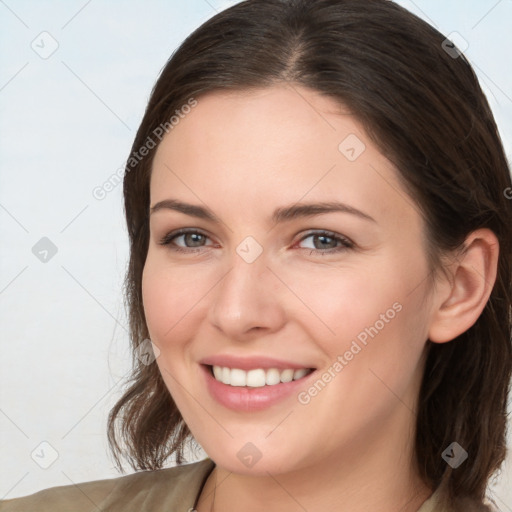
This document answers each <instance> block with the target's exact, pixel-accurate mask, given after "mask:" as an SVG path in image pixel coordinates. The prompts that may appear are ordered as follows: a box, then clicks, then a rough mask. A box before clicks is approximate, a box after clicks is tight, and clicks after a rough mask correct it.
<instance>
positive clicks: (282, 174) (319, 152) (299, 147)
mask: <svg viewBox="0 0 512 512" xmlns="http://www.w3.org/2000/svg"><path fill="white" fill-rule="evenodd" d="M197 101H198V103H197V106H195V107H194V108H193V109H192V110H191V112H190V113H189V114H187V115H185V116H183V118H182V119H180V122H179V123H178V124H177V125H176V126H174V128H173V129H172V130H171V131H170V132H169V133H168V134H167V135H166V136H165V137H164V138H163V140H162V142H161V143H160V145H159V147H158V149H157V153H156V155H155V159H154V161H153V170H152V178H151V203H152V204H154V203H155V202H157V201H160V200H162V199H166V198H167V196H168V194H169V193H173V195H180V198H182V199H187V200H195V202H197V200H198V198H201V199H204V200H205V201H206V202H209V203H213V204H211V207H212V208H215V207H218V208H221V209H222V208H227V207H228V205H227V204H226V201H228V200H229V202H230V203H232V204H233V205H236V206H238V207H244V206H245V208H246V209H247V208H253V209H255V210H256V211H259V210H263V208H264V206H265V201H271V202H273V203H275V204H276V205H277V204H279V205H280V204H285V203H286V204H287V203H293V202H297V201H300V200H301V199H304V200H311V201H313V200H317V199H318V200H333V201H334V200H338V201H346V202H347V203H350V204H352V205H353V206H354V207H356V208H360V209H363V210H365V209H366V210H367V211H369V213H370V215H372V216H374V217H375V216H377V217H382V215H385V214H387V213H389V212H390V211H395V213H398V214H400V215H403V214H404V213H407V214H411V212H410V211H409V210H410V209H411V202H410V199H409V198H408V197H407V195H406V192H405V191H404V190H403V188H402V186H401V184H400V183H399V181H398V175H397V171H396V169H395V168H394V166H393V165H392V164H391V162H389V161H388V160H387V159H386V158H385V157H384V156H383V155H381V154H380V152H379V151H378V149H377V148H376V146H375V145H374V144H373V143H372V141H371V140H370V139H369V138H368V136H367V135H366V133H365V132H364V129H363V128H362V126H361V124H360V123H359V122H358V120H357V119H356V118H355V117H354V116H353V115H351V114H350V113H349V112H348V111H347V110H346V109H345V108H344V106H343V105H341V104H340V103H338V102H336V101H335V100H334V99H332V98H328V97H325V96H322V95H320V94H319V93H317V92H315V91H311V90H309V89H305V88H302V87H299V86H296V85H293V86H290V85H278V86H272V87H268V88H264V89H257V90H250V91H235V92H226V91H220V92H214V93H209V94H207V95H205V96H203V97H200V98H199V99H198V100H197ZM255 198H256V199H258V198H259V199H258V200H255ZM262 199H264V200H263V201H262Z"/></svg>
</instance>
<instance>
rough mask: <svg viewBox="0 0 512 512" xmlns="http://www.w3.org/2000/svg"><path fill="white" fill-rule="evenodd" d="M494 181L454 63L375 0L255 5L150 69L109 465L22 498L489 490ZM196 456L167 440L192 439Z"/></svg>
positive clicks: (452, 50)
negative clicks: (125, 369) (126, 381)
mask: <svg viewBox="0 0 512 512" xmlns="http://www.w3.org/2000/svg"><path fill="white" fill-rule="evenodd" d="M509 191H512V188H511V180H510V174H509V169H508V166H507V162H506V158H505V156H504V152H503V148H502V145H501V141H500V138H499V135H498V132H497V128H496V125H495V122H494V119H493V116H492V113H491V111H490V109H489V106H488V104H487V101H486V99H485V97H484V95H483V93H482V91H481V89H480V87H479V85H478V81H477V79H476V77H475V75H474V73H473V71H472V69H471V67H470V66H469V64H468V62H467V61H466V59H465V58H464V56H463V55H462V54H461V53H460V51H459V50H457V48H456V47H455V46H454V45H453V44H452V43H451V42H450V41H447V40H446V38H445V37H444V36H442V35H441V34H440V33H439V32H437V31H436V30H434V29H433V28H432V27H430V26H429V25H428V24H426V23H425V22H423V21H421V20H420V19H418V18H417V17H415V16H414V15H412V14H411V13H409V12H407V11H406V10H404V9H402V8H400V7H399V6H397V5H395V4H393V3H392V2H389V1H386V0H368V1H365V2H361V1H360V0H318V1H315V2H311V1H308V0H280V1H275V0H249V1H247V2H242V3H240V4H237V5H235V6H234V7H232V8H230V9H228V10H226V11H223V12H221V13H220V14H218V15H217V16H215V17H213V18H212V19H210V20H209V21H207V22H206V23H205V24H204V25H203V26H201V27H200V28H199V29H198V30H196V31H195V32H194V33H193V34H192V35H191V36H189V37H188V38H187V39H186V40H185V42H184V43H183V44H182V45H181V47H180V48H179V49H178V51H176V52H175V54H173V56H172V58H171V59H170V60H169V62H168V63H167V65H166V67H165V68H164V70H163V72H162V74H161V76H160V78H159V79H158V81H157V83H156V85H155V88H154V90H153V92H152V95H151V98H150V100H149V104H148V107H147V110H146V113H145V115H144V118H143V120H142V123H141V125H140V127H139V130H138V133H137V136H136V138H135V141H134V144H133V147H132V153H131V154H130V156H129V159H128V162H127V166H126V174H125V179H124V196H125V213H126V220H127V226H128V231H129V237H130V264H129V269H128V274H127V281H126V282H127V298H128V302H129V306H130V325H131V341H132V345H133V350H134V375H133V382H132V383H131V385H130V387H129V389H128V390H127V391H126V393H125V394H124V396H123V397H122V398H121V399H120V400H119V402H118V403H117V404H116V406H115V407H114V408H113V410H112V411H111V414H110V418H109V439H110V442H111V446H112V448H113V453H114V456H115V458H116V461H117V463H118V465H119V467H121V458H126V459H127V460H128V461H129V463H130V464H131V466H132V467H133V468H134V469H141V470H150V471H143V472H139V473H135V474H133V475H128V476H124V477H120V478H117V479H112V480H103V481H97V482H88V483H85V484H81V485H80V488H79V489H78V490H77V489H76V488H75V487H73V486H66V487H59V488H53V489H48V490H46V491H41V492H40V493H37V494H34V495H32V496H29V497H25V498H19V499H15V500H7V501H4V502H3V503H1V504H0V510H1V511H5V512H8V511H15V510H35V509H37V510H52V511H55V510H69V509H72V510H74V511H78V510H80V511H82V510H84V511H85V510H98V509H99V510H112V511H113V510H123V511H128V510H134V511H135V510H137V511H144V510H148V511H149V510H151V511H160V510H162V511H163V510H184V511H185V510H197V511H199V512H207V511H213V510H215V511H217V512H219V511H220V510H222V511H223V512H230V511H233V510H235V509H237V510H239V509H242V510H247V511H251V510H267V511H274V510H279V511H292V510H308V511H309V512H314V511H317V510H337V511H349V510H350V511H358V510H361V511H362V510H374V509H378V510H380V511H389V512H391V511H397V510H400V511H404V512H409V511H410V512H413V511H414V512H416V511H420V512H433V511H435V512H437V511H468V510H491V508H490V507H489V505H488V504H487V503H488V502H487V500H486V498H485V491H486V486H487V482H488V480H489V478H490V476H491V475H493V474H494V473H495V472H496V471H497V470H498V468H499V467H500V466H501V463H502V462H503V460H504V456H505V428H506V416H505V412H506V404H507V392H508V384H509V381H510V375H511V343H510V341H511V339H510V333H511V316H510V312H511V288H512V273H511V272H512V269H511V265H512V227H511V226H512V224H511V222H510V219H511V218H512V215H511V214H512V202H511V201H510V199H509V197H510V193H509ZM189 438H190V439H192V440H194V441H195V442H197V443H198V444H199V445H201V446H202V447H203V448H204V450H205V451H206V453H207V454H208V458H206V459H204V460H202V461H200V462H197V463H193V464H185V465H181V466H180V465H178V466H177V467H174V468H171V469H161V468H162V467H163V465H164V463H165V462H166V460H167V459H168V458H169V457H170V456H171V455H173V454H174V455H175V456H176V459H177V462H178V464H181V463H182V462H184V461H183V448H184V446H185V443H186V441H187V439H189Z"/></svg>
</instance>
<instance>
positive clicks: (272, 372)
mask: <svg viewBox="0 0 512 512" xmlns="http://www.w3.org/2000/svg"><path fill="white" fill-rule="evenodd" d="M207 366H208V369H209V371H210V374H211V375H212V376H213V378H214V379H215V380H216V381H218V382H222V383H223V384H226V385H228V386H233V387H251V388H261V387H264V386H275V385H277V384H281V383H286V382H291V381H294V380H299V379H302V378H304V377H306V376H308V375H309V374H311V373H312V372H313V371H315V368H300V369H292V368H289V369H284V370H283V369H278V368H266V369H265V368H255V369H253V370H249V371H245V370H241V369H240V368H228V367H226V366H216V365H214V366H212V365H207Z"/></svg>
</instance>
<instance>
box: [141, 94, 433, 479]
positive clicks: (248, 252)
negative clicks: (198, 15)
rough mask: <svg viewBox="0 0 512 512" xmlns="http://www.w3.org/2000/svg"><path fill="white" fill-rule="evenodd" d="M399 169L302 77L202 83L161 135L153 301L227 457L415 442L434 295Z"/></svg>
mask: <svg viewBox="0 0 512 512" xmlns="http://www.w3.org/2000/svg"><path fill="white" fill-rule="evenodd" d="M397 176H398V175H397V172H396V170H395V169H394V167H393V166H392V164H391V163H390V162H389V161H388V160H386V158H384V157H383V156H382V155H381V154H380V153H379V152H378V150H377V149H376V147H375V146H374V145H373V144H372V142H371V141H370V139H369V138H368V136H367V135H366V134H365V132H364V131H363V130H362V128H361V125H360V124H359V123H358V122H357V121H356V119H355V118H354V117H353V116H351V115H349V114H348V113H346V112H344V111H343V110H342V109H341V107H339V106H338V104H337V103H336V102H334V100H332V99H329V98H326V97H322V96H320V95H319V94H318V93H316V92H313V91H310V90H308V89H304V88H301V87H298V86H294V87H293V88H292V87H289V86H288V87H287V86H284V85H279V86H274V87H271V88H265V89H260V90H258V91H252V92H244V93H240V92H238V93H234V92H223V93H212V94H209V95H207V96H205V97H201V98H200V99H199V100H198V104H197V106H195V107H194V108H193V109H191V112H190V113H189V114H188V115H186V116H184V117H183V118H181V119H180V122H179V124H177V125H175V126H174V128H173V129H172V130H171V131H170V132H169V133H168V134H167V135H166V136H165V137H164V139H163V140H162V142H161V144H160V146H159V147H158V149H157V152H156V155H155V159H154V165H153V170H152V177H151V201H150V204H151V207H154V206H155V205H157V204H158V203H160V202H161V201H168V202H169V203H167V205H165V203H163V204H161V205H160V207H158V208H155V209H154V211H152V213H151V216H150V230H151V236H150V242H149V250H148V254H147V260H146V263H145V267H144V273H143V283H142V286H143V301H144V310H145V314H146V319H147V324H148V328H149V333H150V336H151V340H152V342H153V343H154V344H155V345H156V346H157V347H158V349H159V351H160V353H159V356H158V358H157V359H156V363H157V364H158V367H159V369H160V371H161V373H162V376H163V379H164V381H165V383H166V385H167V387H168V389H169V391H170V393H171V395H172V397H173V399H174V401H175V402H176V404H177V406H178V408H179V410H180V412H181V414H182V415H183V418H184V420H185V421H186V423H187V424H188V426H189V428H190V430H191V432H192V434H193V435H194V437H195V439H196V440H197V441H198V442H199V443H200V444H201V445H202V447H203V448H204V449H205V451H206V452H207V453H208V455H209V456H210V457H211V458H212V459H213V460H214V461H215V462H216V463H217V464H218V465H219V466H221V467H224V468H226V469H228V470H230V471H233V472H238V473H252V474H264V473H265V472H266V471H269V472H271V473H273V474H275V473H279V472H286V471H291V470H292V469H297V468H305V467H308V466H312V465H314V464H323V465H324V467H325V465H326V464H331V463H332V464H334V463H337V464H338V465H339V464H340V461H343V460H347V461H348V460H353V458H358V459H360V458H361V457H363V456H364V457H365V458H368V457H378V456H383V455H382V454H383V453H384V452H386V451H388V453H389V452H390V451H396V449H401V448H402V447H403V446H404V444H407V443H411V444H410V445H408V446H409V447H410V446H412V443H413V436H412V430H411V428H412V427H413V426H414V423H415V414H414V412H413V411H414V410H415V404H416V399H417V395H418V391H419V385H420V382H421V376H422V370H423V364H422V363H423V359H422V357H421V356H422V353H423V349H424V347H425V342H426V339H427V337H428V327H429V321H430V318H429V317H430V309H429V308H430V306H429V305H430V300H429V297H430V295H429V285H428V282H429V281H428V279H427V277H428V265H427V260H426V253H425V242H424V239H423V221H422V219H421V217H420V215H419V213H418V211H417V209H416V207H415V205H414V202H413V200H412V199H411V198H410V197H408V196H407V194H406V192H405V191H404V189H403V187H402V186H401V185H400V183H399V181H398V178H397ZM171 202H172V203H171ZM180 205H181V206H180ZM183 205H190V206H186V207H184V206H183ZM312 205H318V206H312ZM181 229H186V230H187V231H189V232H190V233H188V234H178V235H176V233H177V232H178V231H179V230H181ZM175 235H176V236H175ZM165 238H166V239H167V242H169V243H168V244H166V245H163V244H161V243H160V242H161V241H162V239H165ZM157 353H158V352H157ZM214 364H215V365H216V366H219V367H220V368H224V369H220V370H219V369H215V371H216V372H217V373H218V374H219V378H221V379H222V378H223V377H224V378H226V379H228V378H229V379H231V380H230V382H231V384H237V385H231V384H226V383H223V382H219V381H217V380H216V379H215V378H214V377H213V376H212V375H211V370H210V367H211V366H212V365H214ZM231 369H235V370H236V369H238V371H231ZM286 369H288V371H284V370H286ZM300 369H303V371H300ZM306 369H314V371H313V372H312V373H309V374H306V375H304V373H305V372H306ZM240 370H247V373H246V372H244V371H240ZM250 370H255V371H250ZM292 370H299V371H297V372H295V371H293V372H292ZM293 377H296V378H297V380H293V381H291V382H283V383H279V384H276V382H277V381H281V380H283V381H288V380H289V379H290V378H293ZM244 379H248V381H249V382H248V381H247V380H244ZM226 382H227V381H226ZM263 383H266V384H265V385H264V386H262V384H263ZM244 384H245V385H244ZM247 384H249V385H247ZM378 454H380V455H378Z"/></svg>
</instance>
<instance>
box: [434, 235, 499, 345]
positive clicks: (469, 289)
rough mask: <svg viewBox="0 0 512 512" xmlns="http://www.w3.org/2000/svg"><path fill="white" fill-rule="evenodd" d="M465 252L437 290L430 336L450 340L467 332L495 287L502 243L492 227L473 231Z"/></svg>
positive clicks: (468, 237)
mask: <svg viewBox="0 0 512 512" xmlns="http://www.w3.org/2000/svg"><path fill="white" fill-rule="evenodd" d="M464 247H465V249H464V251H463V252H462V253H461V254H460V255H458V256H457V258H456V260H455V262H454V263H453V266H452V267H451V268H450V273H451V279H450V281H449V282H448V281H446V282H444V283H443V285H442V286H440V287H439V289H438V290H436V292H435V298H434V310H433V311H432V318H431V324H430V329H429V339H430V341H432V342H434V343H445V342H447V341H451V340H453V339H454V338H456V337H457V336H459V335H460V334H462V333H464V332H465V331H467V330H468V329H469V328H470V327H471V326H472V325H473V324H474V323H475V322H476V321H477V319H478V317H479V316H480V314H481V313H482V311H483V309H484V307H485V305H486V304H487V301H488V299H489V296H490V295H491V291H492V289H493V287H494V283H495V281H496V274H497V266H498V255H499V242H498V239H497V238H496V235H495V234H494V233H493V232H492V231H491V230H489V229H478V230H476V231H473V232H472V233H470V234H469V235H468V236H467V238H466V240H465V242H464Z"/></svg>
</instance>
